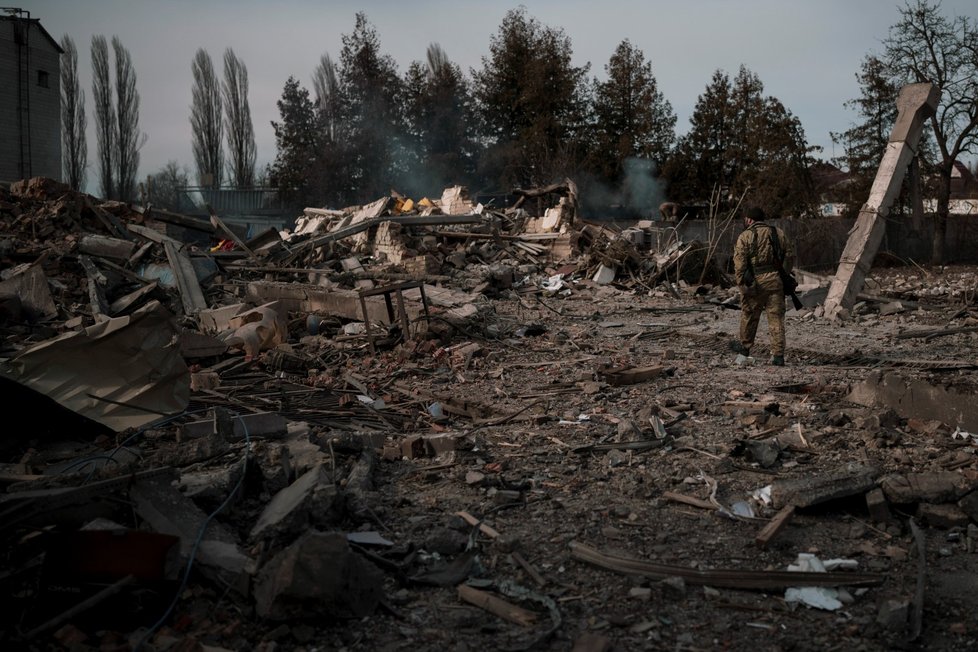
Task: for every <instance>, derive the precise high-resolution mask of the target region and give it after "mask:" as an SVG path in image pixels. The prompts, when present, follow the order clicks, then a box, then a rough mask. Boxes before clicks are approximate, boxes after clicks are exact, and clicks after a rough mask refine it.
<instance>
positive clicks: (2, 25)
mask: <svg viewBox="0 0 978 652" xmlns="http://www.w3.org/2000/svg"><path fill="white" fill-rule="evenodd" d="M5 11H8V12H9V11H14V12H16V13H15V14H11V15H0V181H15V180H17V179H24V178H29V177H37V176H45V177H51V178H52V179H58V180H60V179H61V55H62V54H63V52H64V51H63V50H62V49H61V46H59V45H58V42H57V41H55V40H54V39H53V38H52V37H51V35H50V34H48V32H47V30H45V29H44V28H43V27H41V23H40V21H38V19H36V18H30V14H29V13H28V12H24V11H21V10H5Z"/></svg>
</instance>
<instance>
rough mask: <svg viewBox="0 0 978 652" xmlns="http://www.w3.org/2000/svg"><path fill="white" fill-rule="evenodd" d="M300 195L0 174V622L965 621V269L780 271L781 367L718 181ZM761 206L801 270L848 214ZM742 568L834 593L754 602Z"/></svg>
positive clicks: (385, 633)
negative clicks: (178, 205) (661, 190)
mask: <svg viewBox="0 0 978 652" xmlns="http://www.w3.org/2000/svg"><path fill="white" fill-rule="evenodd" d="M202 192H203V191H202ZM667 203H668V202H667ZM673 204H674V203H673ZM212 205H218V204H216V203H214V204H212ZM297 212H300V213H301V215H300V216H299V217H298V219H296V221H295V224H294V226H293V227H292V228H288V229H281V228H280V226H281V225H280V224H278V225H274V226H270V225H269V224H267V223H262V224H253V223H251V222H250V221H249V223H248V225H245V224H244V222H243V221H241V220H239V219H238V218H234V217H231V216H226V215H218V214H217V211H210V210H208V211H207V212H204V211H203V210H201V211H196V212H194V214H189V215H188V214H180V213H174V212H171V211H164V210H158V209H155V208H152V207H150V206H139V205H134V204H127V203H123V202H103V201H99V200H97V199H96V198H94V197H90V196H88V195H85V194H83V193H78V192H74V191H72V190H70V189H68V188H67V187H65V186H64V185H62V184H59V183H57V182H54V181H51V180H47V179H40V178H39V179H31V180H26V181H20V182H16V183H13V184H10V186H9V188H8V187H7V186H6V185H4V184H0V226H2V229H0V335H2V338H0V369H2V373H0V385H2V389H3V391H4V396H5V398H6V399H7V400H6V402H5V403H4V406H5V407H6V408H7V411H6V415H7V417H8V421H9V423H8V427H7V428H5V430H4V437H3V438H2V440H0V514H2V515H3V523H4V528H3V532H2V533H0V554H2V555H3V558H4V559H5V560H7V561H8V562H9V563H8V565H9V566H11V568H10V569H9V572H4V573H0V589H2V595H4V596H5V598H4V603H3V606H4V608H3V609H0V641H3V642H4V643H8V647H10V646H13V647H32V646H33V647H37V648H43V647H52V646H58V645H61V646H62V647H71V646H73V647H78V648H79V649H81V648H82V647H104V648H106V649H109V648H112V649H115V648H119V647H125V646H128V647H133V648H135V647H139V646H140V645H143V646H145V647H146V648H147V649H149V648H150V647H152V648H153V649H187V650H189V649H197V648H202V649H245V648H250V647H254V648H255V649H261V650H266V651H269V650H274V649H292V648H294V647H295V648H297V649H298V647H304V648H308V647H309V646H310V645H315V646H317V647H320V648H323V649H354V648H362V647H364V646H366V647H368V648H370V649H396V648H398V647H403V646H404V641H410V642H411V645H412V646H414V647H417V648H418V649H446V648H454V647H458V648H459V649H463V648H464V649H480V648H484V649H514V650H515V649H549V648H551V647H553V648H554V649H556V648H559V647H562V646H563V647H567V646H568V642H569V641H574V644H573V645H575V646H576V647H578V648H580V649H606V648H611V647H613V648H614V649H619V648H620V649H648V648H654V649H665V648H682V649H701V648H703V649H705V648H712V647H716V646H717V642H718V641H719V642H720V644H721V645H722V646H723V647H727V648H730V649H752V648H754V647H756V646H757V640H756V630H757V629H761V630H764V631H772V632H773V631H775V630H777V632H778V644H779V645H781V646H782V647H817V648H819V649H830V648H831V649H848V648H850V647H852V645H853V643H852V641H853V640H855V639H854V637H859V639H860V645H862V646H863V647H869V648H874V649H875V648H879V649H890V648H893V647H900V646H905V643H907V642H908V641H904V640H898V639H899V637H900V636H901V635H902V633H903V632H905V631H906V630H907V628H908V627H907V624H908V623H915V622H916V618H917V616H918V615H919V614H925V615H926V618H927V626H926V627H924V628H923V629H922V630H920V632H922V633H921V634H920V636H919V637H918V639H917V640H916V641H915V643H914V644H920V645H921V646H923V647H930V648H944V647H961V648H962V649H963V648H966V647H968V644H967V641H968V640H970V639H967V636H968V635H970V634H973V632H972V631H971V630H970V629H968V628H967V627H966V626H964V628H963V629H962V627H963V625H962V623H964V625H967V623H966V622H965V619H964V618H963V616H961V614H964V613H967V606H968V605H970V602H968V601H969V600H971V596H972V594H973V591H972V590H971V589H972V588H973V573H971V572H970V571H971V570H973V569H971V568H970V566H969V563H968V562H967V559H968V557H965V555H969V554H973V553H974V552H975V551H976V550H978V454H976V444H978V441H976V436H975V435H974V434H973V433H976V432H978V417H976V415H975V414H973V411H974V405H975V404H978V402H976V401H974V400H972V399H973V397H974V396H975V395H976V389H975V388H976V387H978V382H976V380H975V377H974V374H975V372H976V371H978V360H976V359H974V356H972V355H970V352H971V351H973V350H975V341H976V340H978V311H976V310H975V308H974V270H973V268H970V267H966V266H960V267H959V266H954V267H944V268H934V269H927V268H923V267H920V266H916V265H915V266H913V267H885V268H873V269H870V268H865V266H862V265H861V266H860V272H859V273H860V274H862V273H863V272H865V273H866V274H865V275H866V278H865V283H864V287H863V288H862V291H861V292H858V294H857V296H856V297H855V298H856V299H857V301H856V302H855V303H853V305H852V306H851V309H845V310H840V311H839V313H838V314H837V315H836V317H835V320H834V321H831V322H830V321H828V320H820V319H819V318H818V317H819V316H821V313H822V312H824V309H823V308H822V306H821V305H820V303H821V302H822V301H824V299H825V297H826V294H827V293H828V291H829V286H830V284H831V282H832V281H831V279H829V278H826V277H822V276H819V275H817V274H815V273H812V272H807V271H800V270H799V271H798V278H799V280H800V281H801V283H802V284H801V286H800V294H801V297H802V301H803V306H802V308H801V309H798V310H793V311H790V312H789V313H788V315H787V317H786V329H787V332H788V350H787V351H786V352H785V362H786V366H784V367H780V366H777V367H774V366H769V365H767V364H765V361H766V360H768V359H769V354H770V351H769V350H768V349H769V341H768V335H767V333H766V331H765V330H764V329H761V330H760V332H759V333H758V336H757V339H756V341H755V343H754V346H753V347H752V348H751V351H750V352H749V357H748V356H747V355H743V356H742V357H741V358H740V363H741V364H738V363H737V362H736V361H737V358H736V356H734V355H733V353H732V352H731V351H730V348H729V346H728V342H729V341H730V340H731V339H732V338H734V337H736V336H737V333H738V329H739V324H738V320H739V316H740V315H739V311H738V310H737V308H738V307H739V298H740V297H739V292H738V290H737V289H736V288H735V287H733V285H732V282H731V279H730V277H729V273H730V268H731V265H730V254H731V250H732V246H733V240H734V239H735V237H736V232H734V230H733V229H728V228H726V226H725V222H724V221H725V220H726V218H725V217H723V216H717V215H708V213H709V212H710V209H709V208H708V207H706V206H693V205H689V206H687V205H679V204H674V206H665V205H664V208H663V215H666V217H667V221H668V223H665V222H663V221H661V220H658V219H657V220H651V219H642V220H631V221H629V222H627V223H625V222H612V221H610V220H604V219H602V220H600V221H598V220H590V219H587V217H586V216H585V215H583V214H582V213H581V203H580V202H579V197H578V188H577V186H576V185H575V184H574V183H573V182H572V181H570V180H564V181H562V182H559V183H555V184H551V185H547V186H542V187H538V188H521V189H512V190H511V192H510V193H509V194H508V195H495V196H489V195H484V194H476V193H472V194H470V193H469V191H468V189H466V188H464V187H461V186H453V187H449V188H446V189H444V190H443V191H442V190H439V191H435V192H433V193H432V194H430V195H429V196H428V197H415V198H409V197H405V196H403V195H400V194H399V193H397V192H396V191H391V192H390V194H388V195H386V196H382V197H377V198H375V199H374V200H373V201H367V202H365V203H364V204H362V205H358V206H351V207H345V208H335V209H334V208H323V207H308V208H306V209H304V210H301V211H297ZM649 212H650V214H651V208H650V211H649ZM731 217H732V216H731ZM249 220H250V218H249ZM779 224H780V225H781V226H784V227H786V228H788V229H789V230H791V231H792V234H793V235H794V236H795V237H796V239H797V240H798V243H799V245H798V254H799V259H800V262H802V263H805V264H809V263H811V264H812V269H815V268H816V267H815V265H816V264H817V265H818V267H817V268H823V266H824V265H825V264H826V261H825V260H824V259H823V254H824V253H825V252H826V251H829V250H832V247H833V243H834V245H838V246H836V247H835V250H838V249H840V248H841V243H842V242H843V241H844V239H845V237H846V236H845V234H846V233H848V230H849V227H850V226H851V224H852V220H849V221H848V222H846V221H845V220H842V221H837V220H834V219H833V220H832V221H831V223H830V221H829V220H828V219H827V220H826V221H825V222H824V223H823V222H818V223H817V224H815V223H810V222H809V221H807V220H805V221H802V220H791V219H788V220H784V219H782V220H780V221H779ZM816 226H817V227H818V228H815V227H816ZM887 228H888V229H890V228H893V225H889V226H888V227H887ZM836 232H837V233H836ZM951 232H952V231H951V229H950V227H949V239H951V236H950V234H951ZM255 233H257V235H255ZM889 235H890V236H892V237H888V242H890V243H891V246H894V247H898V246H903V244H901V243H902V242H903V240H912V239H913V238H916V237H917V236H909V235H906V234H902V235H901V234H895V233H894V234H889ZM898 235H899V237H897V236H898ZM955 237H956V236H955ZM962 237H964V236H962ZM901 238H902V239H901ZM914 243H915V244H914V245H913V246H914V247H917V246H918V245H919V244H920V243H919V242H917V241H916V240H914ZM971 249H972V250H976V251H978V249H975V248H974V247H971ZM816 254H817V255H816ZM914 255H915V256H916V254H914ZM830 262H832V263H833V264H834V263H835V262H836V261H830ZM800 334H803V335H804V336H803V337H802V336H800ZM758 476H761V478H759V477H758ZM760 485H767V486H765V487H764V488H763V489H758V490H756V491H753V492H752V491H751V489H752V488H755V487H758V486H760ZM911 515H913V516H912V518H911ZM717 516H721V517H723V518H717ZM918 522H919V523H920V526H919V528H918V525H917V523H918ZM908 526H909V528H910V530H909V531H910V532H911V533H913V541H912V540H911V539H910V538H908V529H907V528H908ZM919 532H926V533H927V534H928V538H927V540H925V539H924V538H923V536H922V535H920V536H918V533H919ZM72 537H74V538H72ZM587 539H592V541H586V542H585V540H587ZM602 540H604V541H602ZM914 542H916V543H917V545H918V549H917V550H912V548H913V543H914ZM602 543H603V544H605V545H609V546H613V548H609V549H607V550H606V551H599V548H597V547H592V545H593V546H599V545H601V544H602ZM925 543H926V548H928V549H929V550H930V552H932V553H933V554H931V555H930V557H929V559H928V567H927V569H926V572H924V571H921V570H919V569H920V568H922V566H918V565H917V563H916V560H917V559H918V558H921V557H922V553H921V552H920V548H919V546H922V545H924V544H925ZM745 546H747V547H750V546H756V548H754V549H755V550H756V551H757V554H756V555H754V557H756V559H755V558H753V557H751V556H750V555H748V556H746V557H743V556H741V557H743V558H741V557H737V556H736V555H734V557H730V554H728V553H729V551H737V550H741V551H742V550H744V549H745ZM568 548H569V552H568ZM795 549H799V550H805V551H807V552H808V553H809V554H810V556H811V557H812V559H810V560H809V561H808V562H805V563H806V564H807V565H806V568H808V570H807V572H804V573H801V574H800V573H798V572H786V571H782V570H773V569H777V568H781V567H783V559H781V560H780V561H779V555H782V556H783V553H784V551H785V550H795ZM911 552H912V553H913V554H911ZM856 553H858V554H859V561H860V564H861V565H865V566H868V567H869V570H870V571H871V572H857V571H856V570H854V569H852V568H851V567H849V566H851V564H843V567H842V568H840V569H839V570H830V571H825V572H817V571H818V569H817V568H816V567H815V566H816V564H815V562H816V561H818V558H819V557H829V556H842V555H850V554H856ZM816 554H817V557H816V556H815V555H816ZM646 558H647V559H648V561H644V559H646ZM728 559H735V560H736V563H735V564H732V566H730V567H726V568H725V566H726V561H727V560H728ZM827 563H828V562H826V563H823V564H822V565H823V566H824V565H826V564H827ZM592 565H593V566H597V568H596V569H595V568H592V567H591V566H592ZM915 570H917V579H918V586H922V585H923V583H924V582H926V583H927V585H928V586H933V587H934V593H935V595H937V596H939V599H940V600H941V603H940V606H941V608H940V609H938V608H934V605H929V606H928V607H927V608H926V610H925V609H924V608H923V607H920V605H922V604H923V601H922V598H920V599H918V597H917V596H916V595H915V597H914V600H913V601H912V602H911V601H906V600H904V599H903V592H905V591H906V589H907V586H908V584H907V582H906V578H907V577H912V575H913V573H914V571H915ZM609 571H611V572H615V573H620V574H621V577H620V578H616V579H615V580H614V581H609V579H608V577H607V573H608V572H609ZM799 578H801V579H803V580H804V581H803V582H800V580H799ZM948 578H951V579H948ZM460 585H461V586H462V587H463V588H461V589H460V588H459V586H460ZM385 587H389V588H390V589H391V591H392V592H391V593H390V594H389V595H387V596H385V595H384V588H385ZM701 587H702V588H701ZM843 587H850V588H849V590H851V591H852V593H849V592H848V591H847V590H846V589H845V588H843ZM826 589H831V591H827V590H826ZM178 590H179V594H177V593H176V591H178ZM757 590H760V591H764V592H766V593H768V594H771V592H772V591H773V592H777V593H780V592H781V591H786V590H787V593H786V594H785V598H786V599H787V600H788V601H795V600H797V601H799V602H800V603H802V604H809V605H813V606H817V607H819V608H824V609H838V610H840V611H841V610H842V609H843V608H844V612H843V613H844V617H840V619H839V620H837V621H833V623H827V621H825V622H823V621H820V620H819V619H815V618H807V617H806V618H795V619H793V620H792V621H791V623H790V627H788V628H786V629H784V628H781V629H778V628H779V627H780V625H779V624H778V619H777V617H776V616H777V615H778V613H779V609H781V608H782V607H783V602H780V601H778V602H777V604H774V603H772V605H773V608H769V607H772V605H765V604H763V596H759V597H757V598H756V600H755V599H754V598H751V599H750V601H751V604H749V605H747V604H740V602H741V600H740V599H739V596H740V595H741V592H742V591H757ZM755 595H756V594H755ZM625 596H628V597H629V598H632V599H631V600H626V601H625V602H624V603H623V602H622V600H621V598H623V597H625ZM853 596H855V597H853ZM503 597H505V599H503ZM704 597H705V598H706V599H705V600H704V599H703V598H704ZM460 599H461V600H462V601H465V602H468V603H469V604H470V605H472V606H466V605H463V604H461V603H460ZM936 599H938V598H935V600H936ZM649 600H651V601H653V602H654V603H655V605H656V608H655V609H654V610H652V612H649V610H648V609H644V610H640V611H641V613H639V612H637V611H634V610H633V609H632V608H631V607H629V606H628V605H631V606H632V607H636V608H638V607H640V606H641V605H642V604H644V603H645V602H647V601H649ZM757 600H761V602H757ZM755 602H756V604H755ZM935 604H937V603H936V602H935ZM839 605H841V606H839ZM381 606H382V607H383V609H379V607H381ZM476 607H478V608H476ZM730 607H733V608H734V609H735V610H736V611H731V609H730ZM742 608H746V609H748V610H749V611H750V612H751V613H754V616H752V617H751V619H752V620H751V621H750V622H747V623H741V622H739V621H737V620H736V619H734V620H731V618H732V615H731V614H734V613H741V612H742V611H743V609H742ZM78 609H81V611H78ZM168 609H169V611H168ZM544 612H547V613H548V614H549V616H550V617H549V618H541V617H540V615H541V614H543V613H544ZM636 614H638V615H636ZM765 614H767V615H766V616H765ZM338 621H342V622H338ZM52 623H55V624H54V625H52ZM137 623H145V625H144V626H143V628H142V629H136V630H135V631H134V628H135V627H137ZM154 623H157V625H156V627H155V629H153V630H152V631H150V630H147V629H146V627H150V626H152V625H153V624H154ZM837 623H843V624H842V625H841V626H839V627H836V626H835V624H837ZM829 625H832V626H829ZM39 628H40V629H39ZM32 632H33V633H34V635H33V637H31V640H29V641H28V640H27V638H25V637H24V636H23V635H24V633H32ZM612 632H613V634H612ZM45 637H47V638H45ZM951 637H953V640H952V638H951ZM144 638H145V639H146V640H145V642H143V643H140V641H142V639H144Z"/></svg>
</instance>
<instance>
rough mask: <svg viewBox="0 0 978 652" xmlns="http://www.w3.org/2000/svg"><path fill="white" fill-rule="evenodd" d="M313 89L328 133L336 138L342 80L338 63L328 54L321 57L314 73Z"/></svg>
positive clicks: (329, 136) (331, 137)
mask: <svg viewBox="0 0 978 652" xmlns="http://www.w3.org/2000/svg"><path fill="white" fill-rule="evenodd" d="M312 89H313V92H314V93H315V95H316V108H317V109H318V110H319V113H320V115H321V116H322V118H323V121H324V123H325V125H326V132H327V133H326V135H327V136H328V138H329V140H330V141H332V140H334V139H335V138H336V135H337V127H338V124H339V119H340V80H339V76H338V75H337V73H336V63H335V62H334V61H333V59H332V58H331V57H330V56H329V55H328V54H324V55H322V56H321V57H320V58H319V65H318V66H316V70H315V72H313V74H312Z"/></svg>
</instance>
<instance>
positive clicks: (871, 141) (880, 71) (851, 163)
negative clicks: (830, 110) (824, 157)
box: [831, 55, 900, 215]
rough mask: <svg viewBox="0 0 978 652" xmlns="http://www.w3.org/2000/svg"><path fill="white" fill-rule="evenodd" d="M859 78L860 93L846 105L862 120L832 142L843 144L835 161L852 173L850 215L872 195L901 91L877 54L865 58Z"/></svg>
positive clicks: (835, 135) (847, 190)
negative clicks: (870, 193)
mask: <svg viewBox="0 0 978 652" xmlns="http://www.w3.org/2000/svg"><path fill="white" fill-rule="evenodd" d="M856 80H857V81H858V82H859V89H860V96H859V97H858V98H856V99H853V100H849V101H847V102H846V103H845V106H846V108H848V109H851V110H854V111H855V112H856V116H857V120H858V121H857V122H855V123H853V124H852V125H851V126H850V127H849V129H847V130H846V131H844V132H842V133H833V134H831V137H832V142H834V143H836V144H837V145H841V146H842V155H841V156H839V157H837V158H835V159H834V160H833V161H832V162H833V163H834V164H835V165H836V166H837V167H839V168H840V169H844V170H847V171H848V172H849V175H850V182H849V183H848V184H847V185H846V187H845V189H844V192H845V195H844V199H845V202H846V204H847V213H848V214H850V215H854V214H855V213H858V212H859V209H860V208H861V207H862V205H863V204H864V203H865V202H866V199H867V198H868V197H869V190H870V188H871V187H872V185H873V180H874V179H875V178H876V172H877V170H878V169H879V164H880V161H881V160H882V159H883V153H884V152H885V151H886V143H887V141H888V140H889V135H890V129H891V128H892V127H893V123H894V121H895V120H896V116H897V106H896V98H897V95H898V94H899V92H900V88H899V84H898V83H897V82H896V81H895V80H894V79H893V78H892V77H891V76H890V75H889V73H888V69H887V67H886V65H885V64H884V62H883V61H881V60H880V59H879V58H878V57H876V56H874V55H867V56H866V57H865V58H864V59H863V62H862V64H861V66H860V71H859V72H858V73H856Z"/></svg>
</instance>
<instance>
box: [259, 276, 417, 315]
mask: <svg viewBox="0 0 978 652" xmlns="http://www.w3.org/2000/svg"><path fill="white" fill-rule="evenodd" d="M426 289H427V288H426ZM246 291H247V298H248V300H249V301H251V302H253V303H267V302H270V301H278V302H280V304H281V305H282V307H283V309H284V310H286V311H289V312H306V313H310V312H312V313H320V314H327V315H334V316H336V317H342V318H345V319H353V320H360V319H363V311H362V310H361V308H360V294H359V293H358V292H356V291H355V290H342V289H334V290H326V289H324V288H323V287H322V286H320V285H306V284H302V283H271V282H267V281H255V282H253V283H249V284H248V287H247V289H246ZM404 295H405V298H408V297H407V292H405V293H404ZM364 301H365V302H366V304H367V314H368V316H369V318H370V320H371V321H373V322H377V323H381V324H388V323H390V319H389V318H388V316H387V306H386V304H385V303H384V298H383V297H381V296H376V297H366V298H365V299H364ZM404 308H405V310H406V312H407V315H408V319H409V320H411V321H414V320H415V319H417V318H418V317H419V316H420V315H421V314H422V309H421V304H420V302H419V303H414V302H405V306H404Z"/></svg>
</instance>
